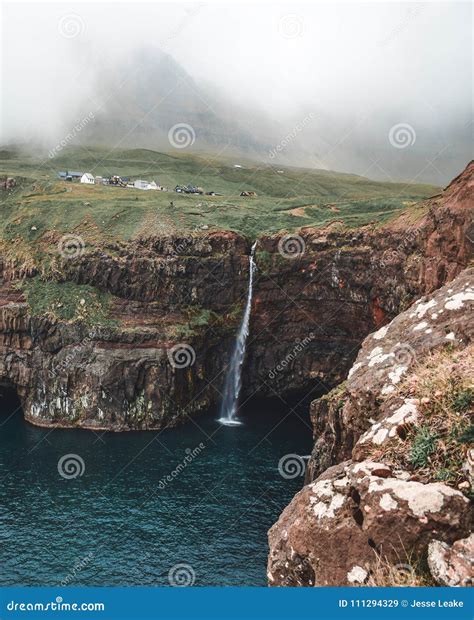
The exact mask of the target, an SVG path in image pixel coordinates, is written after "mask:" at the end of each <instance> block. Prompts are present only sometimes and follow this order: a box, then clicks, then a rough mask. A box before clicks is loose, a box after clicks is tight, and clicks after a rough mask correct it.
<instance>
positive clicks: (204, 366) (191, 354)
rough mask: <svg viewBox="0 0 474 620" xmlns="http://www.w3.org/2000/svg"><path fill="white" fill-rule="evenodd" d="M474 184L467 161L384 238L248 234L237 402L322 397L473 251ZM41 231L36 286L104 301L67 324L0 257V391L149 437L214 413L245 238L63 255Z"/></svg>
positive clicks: (47, 410) (143, 243)
mask: <svg viewBox="0 0 474 620" xmlns="http://www.w3.org/2000/svg"><path fill="white" fill-rule="evenodd" d="M473 179H474V164H472V163H471V164H470V165H469V166H468V167H467V169H466V170H465V171H464V173H463V174H462V175H460V177H458V178H457V179H455V180H454V181H453V183H451V185H450V186H449V187H448V188H447V189H446V190H445V192H444V193H443V194H442V195H440V196H437V197H434V198H433V199H431V200H430V201H428V202H427V203H426V204H424V205H421V206H419V207H416V208H412V209H410V210H409V212H407V214H406V215H404V216H402V217H401V218H399V219H397V220H396V221H394V222H392V223H391V224H390V225H388V226H385V227H379V226H376V225H373V226H368V227H365V228H362V229H354V230H348V229H347V228H344V227H343V226H342V225H338V224H337V223H335V224H334V225H333V226H331V227H330V228H328V229H325V230H319V229H304V230H301V231H299V233H298V235H296V236H291V238H288V237H287V236H282V235H276V236H273V237H263V238H260V239H259V241H258V246H257V255H256V260H257V266H258V272H257V275H256V280H255V293H254V304H253V308H252V322H251V334H250V337H249V342H248V357H247V363H246V370H245V377H244V386H245V387H244V392H245V396H247V397H249V396H251V395H253V394H258V395H260V396H273V395H274V394H275V393H278V394H281V395H283V396H285V395H289V394H292V393H295V394H297V395H299V396H303V395H306V396H312V397H314V396H317V395H318V394H321V393H324V392H326V391H327V390H328V389H329V388H331V387H333V386H334V385H336V384H337V383H339V382H340V381H341V380H342V379H344V378H345V376H346V375H347V372H348V370H349V368H350V366H351V364H352V362H353V360H354V358H355V356H356V355H357V351H358V349H359V348H360V345H361V343H362V341H363V339H364V338H365V337H366V336H367V334H368V333H370V332H371V331H373V330H374V329H376V328H378V327H380V326H381V325H384V324H385V323H387V322H388V321H389V320H390V319H392V318H393V317H394V316H395V315H396V314H398V313H399V312H400V311H401V310H403V309H404V308H405V307H407V306H408V305H409V304H410V302H411V301H412V300H413V299H414V298H416V297H418V296H419V295H421V294H425V293H428V292H430V291H432V290H434V289H436V288H437V287H439V286H441V285H442V284H443V283H444V282H446V281H449V280H451V279H452V278H454V277H455V276H456V275H457V274H458V273H459V272H460V271H461V270H462V269H463V268H464V267H465V266H466V265H467V263H468V260H469V256H470V254H471V252H472V239H473V238H474V234H473V232H472V189H473V183H474V181H473ZM48 234H49V242H50V247H51V252H50V256H48V259H49V263H48V265H49V267H48V270H47V274H46V275H47V278H48V279H49V280H51V279H52V280H54V281H55V282H56V283H58V285H59V286H61V285H62V284H66V285H68V286H69V285H71V286H74V287H78V288H77V290H78V291H81V290H83V288H81V287H91V288H92V289H93V290H94V291H99V292H100V293H101V294H106V295H108V299H109V301H108V304H109V309H108V316H107V320H106V321H103V320H100V321H99V320H97V321H95V320H91V319H90V317H89V321H86V320H84V317H85V316H86V315H87V309H88V301H87V299H85V298H81V295H80V294H79V295H78V296H77V304H76V305H77V307H78V308H79V310H78V311H77V312H76V311H75V315H74V316H75V320H72V319H67V318H61V317H59V318H58V316H57V313H55V312H53V311H49V308H46V310H45V307H44V304H43V305H41V304H40V307H39V308H38V307H34V304H32V303H31V300H30V301H29V303H27V299H26V298H25V297H24V296H23V294H22V292H21V290H19V289H18V286H19V285H20V288H21V289H22V290H27V289H28V286H25V284H26V285H27V284H28V283H29V282H30V281H32V278H36V279H38V278H41V277H43V278H44V277H45V276H44V274H42V272H41V270H40V268H39V267H38V266H37V265H33V266H25V265H23V264H21V262H19V261H17V260H11V259H10V253H8V252H6V253H5V256H4V260H3V262H1V263H0V310H1V314H0V385H8V386H11V387H13V388H14V389H16V390H17V391H18V394H19V396H20V399H21V401H22V404H23V406H24V411H25V416H26V418H27V419H28V420H30V421H31V422H33V423H35V424H42V425H62V426H84V427H92V428H107V429H113V430H126V429H142V428H161V427H163V426H164V425H169V424H175V423H177V422H178V421H180V420H184V419H186V416H187V415H193V414H195V413H197V412H199V411H200V410H202V409H204V408H207V407H209V406H210V405H213V404H216V403H218V402H219V400H220V391H221V386H222V382H223V379H224V372H225V363H226V361H227V360H228V359H229V355H230V351H231V347H232V344H233V338H234V335H235V332H236V330H237V327H238V323H239V320H240V317H241V313H242V307H243V303H244V301H245V296H246V292H247V280H248V253H249V251H250V242H249V241H248V240H245V239H243V238H242V237H240V236H239V235H236V234H233V233H225V232H205V233H204V232H200V233H196V234H192V235H190V236H189V237H182V238H178V237H173V238H171V237H169V238H160V239H153V238H143V239H139V240H135V241H132V242H129V243H123V244H118V243H110V244H105V245H104V246H103V247H100V248H99V247H87V248H86V251H84V252H79V253H78V255H77V256H72V257H71V256H67V257H64V256H63V257H62V258H61V257H60V256H58V252H57V246H58V242H59V241H60V239H59V237H58V236H57V235H55V233H54V232H51V233H48ZM295 242H296V250H297V251H296V253H295V251H294V249H295V245H294V243H295ZM299 250H301V251H299ZM7 255H8V256H7ZM68 290H70V289H68ZM28 299H29V298H28ZM55 303H56V305H57V306H61V305H63V304H61V303H57V302H55ZM65 303H66V301H65ZM81 304H83V305H82V306H81ZM46 306H47V304H46ZM81 308H82V309H81ZM82 310H84V312H82ZM102 318H103V317H102Z"/></svg>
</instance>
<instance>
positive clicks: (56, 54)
mask: <svg viewBox="0 0 474 620" xmlns="http://www.w3.org/2000/svg"><path fill="white" fill-rule="evenodd" d="M471 12H472V9H471V5H470V3H468V2H464V3H462V2H449V3H437V2H436V3H429V4H427V3H381V2H373V3H360V2H352V3H349V4H347V3H339V2H330V3H327V4H326V3H319V2H311V3H301V4H299V3H293V2H292V3H288V4H285V3H270V2H265V3H261V4H256V3H253V2H252V3H230V2H224V1H223V0H220V1H219V2H196V3H189V2H186V3H180V2H174V3H172V4H170V3H161V2H146V3H138V2H133V3H132V2H114V3H108V2H107V3H100V2H93V3H90V2H74V3H69V2H57V3H44V2H34V3H24V2H17V1H16V2H14V3H13V2H12V3H8V2H6V3H4V4H3V6H2V46H1V53H2V74H1V82H2V84H1V85H2V96H1V104H2V110H1V120H2V123H1V128H0V132H1V133H0V141H2V142H4V141H6V140H12V139H15V138H24V137H25V136H24V135H23V134H24V133H25V131H26V133H28V132H30V131H31V128H32V127H35V128H36V130H39V129H40V128H41V130H42V131H44V132H45V133H47V132H54V131H55V129H56V130H57V129H58V128H59V127H61V122H62V119H63V118H64V116H65V114H67V113H69V112H70V110H71V109H72V108H73V107H74V106H76V105H77V104H78V102H79V101H81V100H83V99H84V98H85V97H88V96H93V94H94V92H93V91H94V83H95V77H96V71H97V69H98V67H100V66H107V65H108V63H109V62H113V63H120V62H121V61H122V58H124V57H126V56H127V54H129V53H130V51H132V50H136V49H138V48H139V47H141V46H142V45H146V46H150V45H155V46H158V47H160V48H162V49H164V50H165V51H167V52H169V53H170V54H171V55H172V56H173V57H174V58H175V59H176V60H177V61H178V62H179V63H180V64H182V66H183V67H184V68H185V69H186V70H187V71H188V72H189V73H190V74H191V75H192V76H193V77H194V78H195V79H197V80H200V81H202V82H203V83H206V84H209V85H211V86H213V87H214V88H218V89H219V92H220V93H222V94H224V95H225V96H227V97H228V98H229V99H231V100H232V101H234V102H239V103H244V104H245V105H246V106H255V107H258V108H261V109H263V110H265V112H267V113H269V114H270V115H272V116H274V117H277V118H283V117H285V116H292V117H297V116H298V114H301V113H303V112H302V111H304V110H307V109H312V108H314V106H315V105H317V107H318V109H319V110H323V111H325V112H327V113H328V115H330V116H331V118H338V117H340V118H341V119H342V120H344V119H346V118H347V117H348V116H349V117H350V118H352V119H354V118H357V117H358V116H361V115H365V114H367V113H368V112H369V111H371V110H373V109H377V110H383V112H384V114H386V115H387V116H388V117H390V118H393V119H399V120H400V122H402V121H405V122H410V124H412V125H416V124H417V123H418V124H422V125H423V126H429V127H430V128H431V129H432V130H433V131H435V130H436V128H440V130H441V131H444V132H448V133H449V132H450V131H451V127H454V129H453V131H454V133H455V134H456V136H455V137H456V139H459V135H458V134H459V131H460V130H459V128H460V127H466V135H468V134H469V132H470V131H471V129H470V128H469V127H468V124H469V121H470V119H471V117H472V111H471V101H472V67H471V62H472V61H471V46H472V34H471V33H472V16H471ZM369 133H370V127H369Z"/></svg>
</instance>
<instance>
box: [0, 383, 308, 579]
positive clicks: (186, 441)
mask: <svg viewBox="0 0 474 620" xmlns="http://www.w3.org/2000/svg"><path fill="white" fill-rule="evenodd" d="M217 417H218V416H217V413H216V412H209V413H208V414H207V415H201V416H199V417H197V418H195V419H194V420H193V421H190V422H188V423H187V424H185V425H182V426H179V427H177V428H174V429H169V430H165V431H162V432H152V431H151V432H127V433H109V432H107V433H95V432H92V431H85V430H61V429H55V430H51V429H42V428H37V427H34V426H32V425H30V424H28V423H26V422H25V421H24V418H23V413H22V412H21V409H18V402H17V401H16V399H15V398H14V397H13V396H11V395H3V397H0V585H23V586H28V585H48V586H54V585H61V584H62V585H74V586H79V585H83V586H92V585H95V586H103V585H110V586H112V585H116V586H118V585H129V586H134V585H143V586H153V585H170V582H171V583H181V584H183V583H187V584H191V583H193V584H194V585H196V586H199V585H201V586H202V585H216V586H231V585H232V586H239V585H252V586H255V585H257V586H264V585H266V560H267V553H268V548H267V530H268V529H269V527H270V526H271V525H272V524H273V523H274V522H275V521H276V519H277V518H278V516H279V514H280V513H281V511H282V509H283V508H284V507H285V506H286V504H287V503H288V502H289V500H290V499H291V498H292V497H293V495H294V493H295V492H296V491H298V490H299V489H300V488H301V486H302V483H303V477H302V476H301V475H298V476H296V477H294V478H287V477H284V476H282V475H281V474H280V473H279V469H278V464H279V461H280V459H281V458H282V457H284V456H285V455H288V454H298V455H307V454H309V451H310V448H311V430H310V426H309V417H308V414H307V411H305V410H304V409H300V410H298V412H297V413H294V412H293V413H291V408H290V407H289V406H282V405H281V404H277V403H268V402H267V403H265V404H262V403H259V402H257V401H255V402H252V403H251V404H249V405H247V406H246V407H245V410H244V411H243V413H242V419H243V422H244V423H243V425H242V426H237V427H225V426H221V425H220V424H219V423H218V422H217ZM67 455H75V456H74V457H71V456H69V457H68V456H67ZM61 459H62V461H61ZM288 473H290V474H291V473H292V471H289V470H288ZM65 476H66V477H65ZM182 565H183V566H182Z"/></svg>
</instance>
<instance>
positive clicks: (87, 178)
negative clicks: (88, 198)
mask: <svg viewBox="0 0 474 620" xmlns="http://www.w3.org/2000/svg"><path fill="white" fill-rule="evenodd" d="M94 182H95V181H94V176H93V175H92V174H91V173H90V172H84V174H83V175H82V177H81V183H87V184H88V185H94Z"/></svg>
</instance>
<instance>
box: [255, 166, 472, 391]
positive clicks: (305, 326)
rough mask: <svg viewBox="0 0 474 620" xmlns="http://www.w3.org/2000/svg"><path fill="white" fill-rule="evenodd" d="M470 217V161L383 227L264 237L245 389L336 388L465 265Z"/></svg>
mask: <svg viewBox="0 0 474 620" xmlns="http://www.w3.org/2000/svg"><path fill="white" fill-rule="evenodd" d="M473 211H474V162H471V163H470V164H469V165H468V166H467V168H466V169H465V171H464V172H463V173H462V174H461V175H460V176H459V177H458V178H456V179H455V180H454V181H453V182H452V183H451V184H450V185H449V186H448V187H447V188H446V190H445V191H444V192H443V194H441V195H439V196H436V197H434V198H433V199H431V200H429V201H428V202H427V203H425V204H424V205H421V206H419V207H418V209H415V210H411V211H409V212H408V213H407V214H406V215H403V216H402V217H400V218H398V219H397V220H395V221H394V222H392V223H390V224H389V225H387V226H384V227H373V226H368V227H364V228H362V229H354V230H350V231H348V230H347V229H345V228H343V227H342V226H338V225H337V223H336V224H334V225H333V226H332V227H330V228H329V229H326V230H320V229H302V230H300V231H299V234H298V236H294V235H290V236H288V237H282V236H281V235H280V236H279V235H277V236H274V237H264V238H261V239H260V240H259V245H258V253H257V264H258V266H259V274H258V277H257V282H256V287H255V302H254V310H253V323H252V345H251V347H250V350H249V359H248V363H247V375H246V380H245V385H246V386H248V387H247V389H249V390H251V391H252V392H254V391H257V392H258V393H260V394H261V395H269V396H271V395H274V394H275V393H279V394H285V393H287V392H288V391H290V390H294V391H297V392H299V393H302V392H304V393H309V394H312V395H313V397H315V396H317V395H318V392H319V394H320V393H321V392H323V391H326V390H327V389H328V388H331V387H334V386H335V385H336V384H338V383H340V381H342V380H343V379H344V378H345V377H346V376H347V373H348V371H349V368H350V367H351V364H352V362H353V361H354V359H355V357H356V355H357V352H358V350H359V348H360V345H361V343H362V341H363V339H364V338H365V337H366V336H367V334H368V333H370V332H371V331H374V330H375V329H377V328H378V327H380V326H381V325H384V324H385V323H387V322H388V321H390V320H391V319H393V318H394V317H395V316H396V315H397V314H398V313H399V312H401V311H402V310H404V309H405V308H407V307H408V306H409V305H410V303H411V302H412V301H413V300H414V299H416V298H418V297H419V296H420V295H423V294H426V293H430V292H431V291H434V290H435V289H436V288H438V287H440V286H442V285H443V284H444V283H445V282H447V281H449V280H451V279H452V278H454V277H455V276H456V275H457V274H458V273H459V272H460V271H461V270H462V269H463V268H464V267H465V266H466V265H467V264H468V262H469V259H470V257H471V256H472V253H473V250H474V224H473V222H472V215H473ZM298 341H305V344H304V346H303V347H297V349H296V351H295V344H296V343H297V342H298ZM269 345H270V346H269ZM298 349H301V350H298ZM282 362H283V364H282ZM279 365H280V367H281V366H283V367H282V368H281V369H280V370H278V368H277V367H278V366H279Z"/></svg>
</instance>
